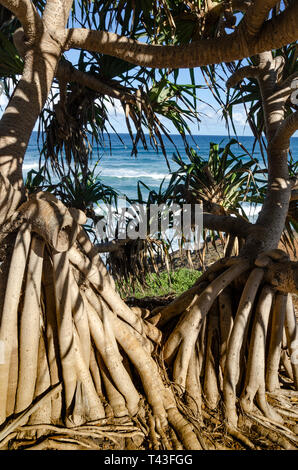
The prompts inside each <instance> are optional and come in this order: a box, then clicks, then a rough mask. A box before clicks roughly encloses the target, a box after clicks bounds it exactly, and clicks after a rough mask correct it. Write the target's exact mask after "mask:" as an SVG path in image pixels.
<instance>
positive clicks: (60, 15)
mask: <svg viewBox="0 0 298 470" xmlns="http://www.w3.org/2000/svg"><path fill="white" fill-rule="evenodd" d="M72 4H73V0H47V2H46V6H45V8H44V12H43V20H44V23H45V25H46V27H47V28H48V29H49V30H52V29H53V30H55V29H56V28H64V27H65V26H66V24H67V20H68V17H69V12H70V9H71V7H72Z"/></svg>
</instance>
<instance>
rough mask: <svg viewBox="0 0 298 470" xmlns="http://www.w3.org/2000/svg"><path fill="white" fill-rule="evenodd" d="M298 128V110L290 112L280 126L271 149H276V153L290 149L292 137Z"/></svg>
mask: <svg viewBox="0 0 298 470" xmlns="http://www.w3.org/2000/svg"><path fill="white" fill-rule="evenodd" d="M297 130H298V111H296V112H295V113H292V114H290V115H289V116H288V117H287V118H286V119H285V120H284V121H283V123H282V124H281V125H280V126H279V128H278V129H277V131H276V133H275V136H274V138H273V139H272V141H271V143H270V149H274V153H276V152H278V151H284V150H285V149H288V148H289V146H290V138H291V137H292V135H293V134H294V132H296V131H297Z"/></svg>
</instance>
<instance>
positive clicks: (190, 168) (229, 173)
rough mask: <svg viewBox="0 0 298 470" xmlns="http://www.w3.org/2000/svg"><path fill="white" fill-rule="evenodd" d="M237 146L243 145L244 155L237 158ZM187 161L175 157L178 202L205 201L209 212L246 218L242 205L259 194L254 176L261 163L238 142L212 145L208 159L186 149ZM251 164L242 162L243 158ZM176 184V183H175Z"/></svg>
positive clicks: (190, 149) (233, 140)
mask: <svg viewBox="0 0 298 470" xmlns="http://www.w3.org/2000/svg"><path fill="white" fill-rule="evenodd" d="M234 145H238V146H239V145H240V146H241V149H242V150H243V154H241V155H235V153H234V152H233V150H232V147H233V146H234ZM187 157H188V160H189V162H188V161H184V160H183V159H182V158H181V156H179V155H175V156H174V158H173V160H174V162H175V163H177V165H178V166H179V168H178V170H177V171H176V172H174V173H173V177H174V178H175V180H176V182H175V185H174V186H175V188H174V192H175V195H176V200H178V201H180V202H181V203H183V202H191V201H192V202H198V201H202V202H203V204H204V206H205V208H204V209H205V210H206V211H207V212H213V211H214V209H216V206H218V208H217V210H219V211H220V212H221V213H232V214H235V215H238V216H240V215H241V216H242V217H244V218H246V214H245V212H244V211H243V207H242V203H243V202H245V201H246V202H249V201H251V198H252V197H253V196H255V195H256V194H257V193H258V188H257V185H256V182H255V173H256V170H257V168H258V162H257V160H256V159H253V158H252V157H251V156H250V154H249V152H248V151H247V150H246V149H245V148H244V147H243V146H242V145H241V144H239V142H238V141H237V140H236V139H231V140H230V141H229V142H228V143H227V144H226V145H225V146H224V147H222V146H220V145H218V144H215V143H212V142H211V143H210V151H209V156H208V159H206V157H202V156H201V155H198V153H197V152H196V151H195V150H194V149H193V148H188V149H187ZM245 157H246V158H247V157H248V158H249V161H247V162H243V158H245ZM172 184H173V182H172Z"/></svg>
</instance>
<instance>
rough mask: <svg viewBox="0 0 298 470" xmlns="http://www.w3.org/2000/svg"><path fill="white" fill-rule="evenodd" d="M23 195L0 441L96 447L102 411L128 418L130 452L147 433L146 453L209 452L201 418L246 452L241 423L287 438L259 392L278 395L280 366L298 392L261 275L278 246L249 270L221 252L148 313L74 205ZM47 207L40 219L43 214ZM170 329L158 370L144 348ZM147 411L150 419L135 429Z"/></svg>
mask: <svg viewBox="0 0 298 470" xmlns="http://www.w3.org/2000/svg"><path fill="white" fill-rule="evenodd" d="M26 204H27V206H25V207H23V209H24V210H23V212H22V214H23V219H22V224H21V225H20V227H19V228H18V232H17V235H16V238H15V244H14V249H13V251H12V254H11V257H10V264H9V266H8V269H7V273H8V274H7V281H6V286H5V295H4V296H3V299H2V300H3V313H2V318H1V326H0V340H1V341H2V342H3V344H4V361H1V363H0V379H1V380H0V392H1V396H2V397H4V399H1V401H0V423H1V424H2V431H1V433H0V445H2V447H3V446H4V447H5V445H8V444H9V442H10V440H9V436H14V437H16V435H17V438H18V440H20V436H21V434H20V427H21V428H22V429H24V432H26V433H27V437H28V436H31V434H30V433H32V432H33V430H35V431H34V432H35V437H36V436H38V437H42V433H43V432H45V439H44V444H42V445H44V447H45V448H47V447H48V446H49V447H50V448H52V447H51V446H54V444H55V443H57V442H58V441H57V439H58V440H59V439H60V438H61V440H63V442H64V443H66V441H67V443H68V444H70V445H72V446H80V445H82V446H85V448H94V445H97V446H98V445H99V444H98V443H99V442H101V443H102V442H103V441H102V439H104V437H101V438H99V435H100V432H101V431H102V432H103V433H104V430H103V429H102V426H103V423H104V420H107V419H111V420H114V421H113V423H115V422H117V420H119V419H122V420H125V421H126V422H130V423H131V420H134V423H135V424H136V423H138V424H136V427H137V429H135V428H133V429H130V430H128V429H127V434H126V439H127V442H130V445H131V446H132V447H133V448H136V447H137V448H138V447H139V446H142V445H143V444H142V442H143V441H144V440H145V441H146V440H148V439H151V444H152V445H153V447H154V448H156V449H157V448H158V449H168V450H170V449H173V448H177V449H180V448H183V449H207V448H215V447H216V445H217V444H216V443H214V441H213V439H209V441H210V442H209V441H208V439H206V436H207V437H208V433H207V434H206V435H205V434H204V432H205V431H204V429H206V423H208V422H210V423H213V425H214V426H218V424H216V423H217V421H216V420H217V418H216V417H218V418H220V419H219V423H221V425H222V423H223V422H225V424H226V431H227V432H228V433H229V434H230V435H231V436H233V438H234V439H236V440H238V441H239V442H241V445H242V446H244V447H249V448H256V447H257V446H256V445H255V444H254V442H253V440H252V439H251V438H250V436H249V435H247V432H246V430H245V429H242V428H241V423H242V422H243V421H245V419H246V418H247V419H248V420H249V421H253V423H254V426H258V428H259V429H262V430H263V431H264V429H265V428H266V426H267V428H268V426H270V427H271V428H272V429H271V428H270V432H271V431H272V432H273V430H274V432H275V433H276V435H277V436H281V438H280V439H277V438H276V445H277V446H281V447H285V446H293V445H296V444H297V442H296V439H295V438H294V437H293V431H291V428H289V429H288V427H287V426H288V425H289V426H292V424H291V423H295V419H296V412H295V411H293V409H292V408H289V407H287V406H285V405H284V403H282V400H280V401H276V400H275V402H274V401H272V399H271V398H270V397H271V395H268V392H271V393H276V394H277V396H282V393H283V390H282V389H281V379H282V377H285V374H286V379H285V378H283V380H284V381H285V380H286V382H285V383H287V384H288V387H290V389H291V390H290V391H293V388H296V389H297V377H298V373H297V372H298V371H297V361H293V358H294V359H295V354H296V350H297V345H296V344H295V342H296V341H297V325H296V319H295V312H294V309H293V304H292V301H291V296H290V295H287V294H285V293H278V292H276V290H275V289H274V286H271V285H268V281H267V279H268V278H267V277H266V275H265V272H266V269H268V265H272V263H274V262H275V261H276V260H277V261H278V260H280V259H281V256H282V255H281V254H280V253H279V252H276V251H274V252H270V253H269V254H268V253H267V254H264V255H262V256H261V257H259V258H258V260H257V262H256V264H257V266H255V267H252V266H251V263H250V261H249V260H248V259H246V258H240V257H239V258H231V259H224V260H220V261H219V262H217V263H215V264H214V265H213V266H212V267H211V269H210V270H207V271H206V272H205V273H204V274H203V275H202V276H201V278H200V279H199V281H198V282H197V283H196V284H195V285H194V286H193V287H192V288H191V289H190V290H188V291H187V292H186V293H184V294H183V295H182V296H180V297H178V298H177V299H175V301H174V302H173V303H172V304H169V305H168V306H166V307H165V308H163V309H159V310H156V311H155V312H153V313H152V314H151V315H148V312H145V314H144V312H143V311H140V310H139V309H130V308H129V307H128V306H127V305H126V304H125V303H124V302H123V300H122V299H121V298H120V296H119V295H118V294H117V293H116V291H115V290H114V283H113V280H112V279H111V278H110V276H109V274H108V273H107V271H106V268H105V267H104V265H103V264H102V261H101V260H100V258H99V257H98V256H97V254H96V252H95V251H94V250H93V247H92V244H91V243H90V241H89V239H88V237H87V235H86V233H85V232H84V230H83V229H82V227H80V223H81V222H82V220H83V219H82V217H81V215H80V213H78V212H76V211H72V210H68V211H65V210H64V208H63V205H62V206H61V205H60V204H58V203H57V202H56V200H52V199H51V198H50V208H47V204H48V202H47V196H46V197H44V196H38V197H36V198H35V199H34V198H33V200H32V207H31V206H30V204H31V202H30V203H26ZM39 211H40V213H39ZM33 214H34V216H36V217H37V220H38V221H39V228H38V227H37V226H36V224H35V223H34V221H33ZM44 214H46V215H48V216H49V220H50V219H51V222H49V220H48V221H43V218H44V217H45V215H44ZM70 217H71V220H70V219H69V218H70ZM58 221H59V224H60V225H59V227H58V229H57V227H55V224H56V223H58ZM66 222H67V223H66ZM65 224H66V225H65ZM61 227H62V228H61ZM67 227H68V228H67ZM60 231H62V232H63V234H62V233H60ZM45 232H48V233H47V234H46V233H45ZM65 237H66V238H67V237H68V240H66V238H65ZM70 240H71V246H70ZM1 281H3V279H2V278H1ZM175 322H176V325H175ZM168 324H170V325H171V328H172V331H170V334H169V335H168V336H167V337H166V341H165V344H164V345H163V351H162V353H163V357H164V359H165V360H166V363H167V366H168V368H167V370H166V369H163V368H162V367H163V362H162V355H161V356H160V358H159V359H160V363H158V362H157V359H158V356H157V354H156V355H154V353H158V352H159V347H160V346H161V344H162V332H161V329H162V328H164V327H165V326H166V325H168ZM269 339H270V341H269ZM267 345H268V347H267ZM281 360H282V364H283V365H284V370H283V371H282V374H283V376H282V375H281V372H280V361H281ZM2 362H3V363H2ZM167 374H169V377H168V376H167ZM170 380H172V381H173V382H174V383H175V384H176V389H175V387H174V386H173V387H172V386H170V383H171V382H170ZM57 384H60V385H59V386H58V388H57ZM177 386H178V387H180V390H181V391H182V393H180V394H179V396H178V394H177ZM53 391H54V392H53ZM184 392H186V393H185V394H184ZM144 397H145V405H144ZM222 397H223V400H222ZM268 397H269V398H268ZM36 405H38V406H36ZM34 407H35V408H34ZM145 409H146V410H147V414H145V415H146V416H147V424H146V423H145V421H144V422H143V424H141V421H142V419H143V420H144V417H143V418H142V419H141V414H140V411H141V410H143V411H144V410H145ZM149 410H150V411H149ZM207 410H209V411H210V413H211V411H212V413H213V416H212V417H211V418H210V416H209V414H208V412H207ZM241 412H242V415H241ZM207 415H208V416H209V420H208V419H207V418H206V416H207ZM223 415H224V416H225V419H224V420H223V418H222V417H223ZM239 415H240V416H241V417H242V421H241V420H238V417H239ZM240 421H241V422H240ZM283 421H284V423H283ZM215 422H216V423H215ZM13 423H14V424H13ZM95 423H98V424H95ZM282 423H283V424H282ZM289 423H290V424H289ZM12 424H13V425H12ZM11 425H12V426H11ZM25 425H26V426H27V427H26V428H25V427H24V426H25ZM87 425H88V426H90V429H92V428H93V427H95V428H96V430H95V434H96V433H97V436H98V439H99V440H98V441H96V439H97V438H94V439H95V441H94V442H95V444H94V442H91V441H90V440H89V441H88V439H87V436H86V435H85V434H84V432H85V431H86V428H84V426H87ZM34 426H35V427H34ZM42 426H44V431H43V428H42ZM47 426H48V428H47V430H46V427H47ZM49 426H56V428H57V432H56V430H54V428H49ZM293 426H294V424H293ZM207 427H208V425H207ZM267 428H266V429H267ZM63 429H68V431H65V432H63ZM98 429H99V430H98ZM263 431H262V432H263ZM16 433H17V434H16ZM113 433H115V435H114V434H113ZM117 433H119V439H118V437H117ZM129 433H130V434H129ZM95 434H94V436H95ZM263 434H264V432H263ZM90 435H92V436H93V434H92V432H91V431H90ZM148 435H149V437H148ZM121 436H122V437H121ZM123 436H124V433H122V432H120V431H119V429H115V430H114V431H109V435H106V439H110V440H111V442H113V445H115V446H116V447H117V446H118V448H121V446H122V447H123V446H124V445H125V443H124V441H125V439H124V437H123ZM100 439H101V440H100ZM265 439H267V440H270V439H271V440H272V439H274V438H273V437H270V436H269V435H268V436H267V437H266V438H265ZM283 439H284V440H285V441H283ZM129 440H130V441H129ZM146 442H147V441H146ZM32 445H33V444H32ZM59 445H60V444H59ZM92 446H93V447H92ZM119 446H120V447H119ZM134 446H135V447H134ZM35 448H36V447H35Z"/></svg>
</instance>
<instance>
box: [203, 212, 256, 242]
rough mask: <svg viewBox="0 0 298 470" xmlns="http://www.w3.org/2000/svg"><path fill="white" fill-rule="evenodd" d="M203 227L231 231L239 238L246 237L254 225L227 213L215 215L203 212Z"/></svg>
mask: <svg viewBox="0 0 298 470" xmlns="http://www.w3.org/2000/svg"><path fill="white" fill-rule="evenodd" d="M203 225H204V228H207V229H209V230H217V231H219V232H225V233H231V234H233V235H236V236H238V237H241V238H246V237H247V236H248V235H249V233H250V231H251V229H253V227H254V225H253V224H251V223H250V222H247V221H246V220H244V219H240V218H238V217H231V216H229V215H215V214H208V213H206V212H204V213H203Z"/></svg>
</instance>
